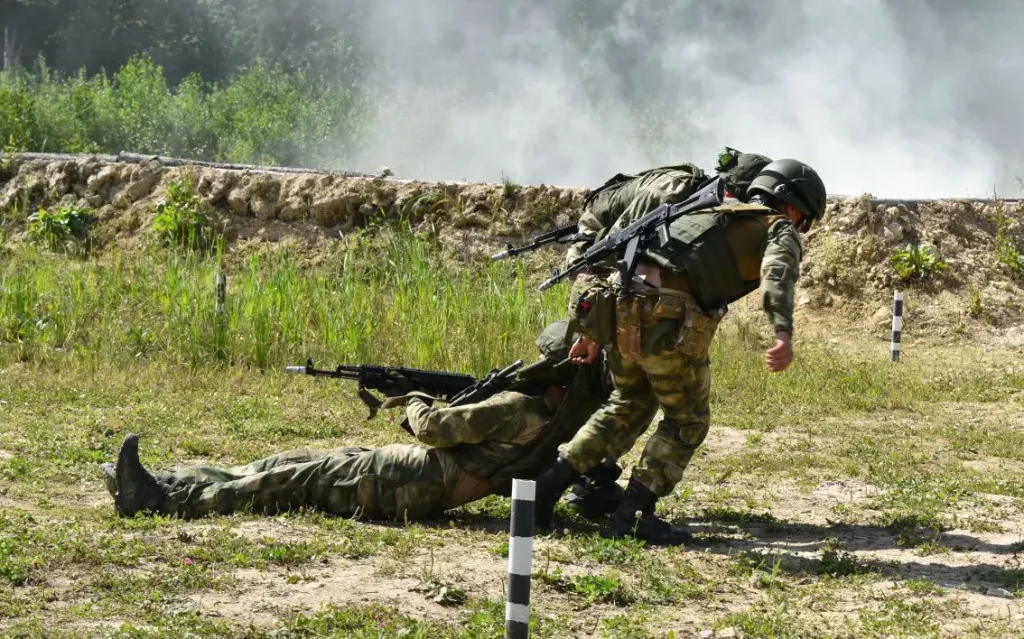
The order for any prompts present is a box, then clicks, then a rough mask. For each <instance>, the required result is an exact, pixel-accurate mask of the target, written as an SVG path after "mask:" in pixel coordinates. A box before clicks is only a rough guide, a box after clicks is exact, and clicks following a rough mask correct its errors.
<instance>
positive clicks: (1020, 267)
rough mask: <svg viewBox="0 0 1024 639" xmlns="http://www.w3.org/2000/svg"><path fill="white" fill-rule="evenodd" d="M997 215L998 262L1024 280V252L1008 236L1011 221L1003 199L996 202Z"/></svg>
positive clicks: (996, 244) (1009, 272)
mask: <svg viewBox="0 0 1024 639" xmlns="http://www.w3.org/2000/svg"><path fill="white" fill-rule="evenodd" d="M995 209H996V215H995V218H996V219H995V222H996V239H995V258H996V262H997V263H999V265H1000V266H1002V268H1003V269H1004V270H1005V271H1006V273H1007V274H1008V275H1010V277H1012V278H1013V279H1015V280H1018V281H1021V282H1024V254H1021V252H1020V251H1018V250H1017V247H1016V246H1014V244H1013V241H1012V240H1011V239H1010V238H1009V236H1008V230H1009V221H1008V220H1007V217H1006V208H1005V204H1004V203H1003V202H1002V201H999V202H996V204H995Z"/></svg>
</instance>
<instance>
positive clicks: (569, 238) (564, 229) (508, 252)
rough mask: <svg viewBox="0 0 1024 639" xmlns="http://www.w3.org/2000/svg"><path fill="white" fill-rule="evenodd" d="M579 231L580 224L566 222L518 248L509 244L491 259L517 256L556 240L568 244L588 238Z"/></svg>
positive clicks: (553, 242)
mask: <svg viewBox="0 0 1024 639" xmlns="http://www.w3.org/2000/svg"><path fill="white" fill-rule="evenodd" d="M579 231H580V229H579V226H578V225H576V224H566V225H565V226H560V227H558V228H557V229H555V230H553V231H548V232H547V233H541V234H540V235H536V236H534V237H533V238H532V239H531V240H530V241H529V242H527V243H526V244H525V245H523V246H520V247H518V248H517V247H515V246H512V244H511V243H510V244H509V245H508V246H506V247H505V250H504V251H501V252H500V253H495V254H494V255H492V256H491V259H492V260H502V259H505V258H506V257H515V256H516V255H519V254H520V253H526V252H528V251H533V250H535V249H539V248H540V247H542V246H547V245H548V244H555V243H556V242H558V243H564V244H568V243H570V242H579V241H581V240H585V239H587V237H586V236H585V235H580V232H579Z"/></svg>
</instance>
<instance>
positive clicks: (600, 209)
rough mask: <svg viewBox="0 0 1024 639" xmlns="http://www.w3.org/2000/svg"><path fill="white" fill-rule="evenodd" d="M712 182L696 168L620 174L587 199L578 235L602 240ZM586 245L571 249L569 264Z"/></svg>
mask: <svg viewBox="0 0 1024 639" xmlns="http://www.w3.org/2000/svg"><path fill="white" fill-rule="evenodd" d="M709 179H710V176H708V175H707V174H706V173H705V172H704V170H703V169H701V168H700V167H698V166H696V165H695V164H680V165H677V166H665V167H659V168H656V169H650V170H648V171H644V172H643V173H639V174H637V175H625V174H622V173H619V174H617V175H616V176H615V177H613V178H611V179H610V180H608V181H607V182H605V183H604V185H603V186H601V187H600V188H598V189H595V190H594V191H592V192H591V193H590V194H588V195H587V198H586V200H584V203H583V213H582V214H581V215H580V219H579V232H580V233H581V234H582V235H584V236H586V237H587V238H588V239H590V240H593V239H599V238H600V237H602V236H603V235H604V233H605V232H607V231H608V230H609V229H611V228H612V227H613V226H614V225H616V223H618V225H619V226H621V225H622V220H629V221H632V220H634V219H636V218H638V217H640V216H641V215H643V214H644V213H647V212H649V211H652V210H654V209H656V208H658V207H659V206H661V205H662V204H675V203H676V202H682V201H683V200H685V199H686V198H688V197H689V196H690V195H692V194H693V192H694V191H696V190H697V189H698V188H700V187H701V186H702V185H703V184H705V183H706V182H707V181H708V180H709ZM585 247H586V244H585V243H578V244H574V245H573V246H572V247H570V248H569V252H568V255H567V256H566V263H567V264H568V263H569V262H572V261H573V260H574V259H576V258H577V257H579V255H580V253H582V251H583V250H585Z"/></svg>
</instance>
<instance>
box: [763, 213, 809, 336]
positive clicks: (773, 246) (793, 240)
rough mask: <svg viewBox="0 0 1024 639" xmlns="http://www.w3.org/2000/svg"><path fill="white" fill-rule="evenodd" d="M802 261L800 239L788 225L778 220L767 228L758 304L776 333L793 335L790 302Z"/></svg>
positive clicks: (787, 221)
mask: <svg viewBox="0 0 1024 639" xmlns="http://www.w3.org/2000/svg"><path fill="white" fill-rule="evenodd" d="M802 258H803V249H802V248H801V246H800V238H799V236H798V235H797V232H796V227H794V226H793V224H792V222H790V221H789V220H778V221H777V222H775V223H773V224H772V225H771V226H770V227H768V240H767V245H766V246H765V251H764V257H762V258H761V302H762V305H763V307H764V312H765V313H766V314H767V315H768V321H770V322H771V323H772V327H773V328H774V329H775V331H776V332H778V331H786V332H787V333H789V334H790V335H792V334H793V299H794V297H795V293H796V280H797V278H798V277H800V261H801V259H802Z"/></svg>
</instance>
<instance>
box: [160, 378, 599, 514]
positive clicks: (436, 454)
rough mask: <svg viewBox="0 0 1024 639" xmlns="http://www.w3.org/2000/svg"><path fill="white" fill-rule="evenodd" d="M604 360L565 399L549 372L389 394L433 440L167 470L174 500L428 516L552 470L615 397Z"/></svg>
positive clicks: (182, 504) (197, 508)
mask: <svg viewBox="0 0 1024 639" xmlns="http://www.w3.org/2000/svg"><path fill="white" fill-rule="evenodd" d="M602 369H603V365H601V364H597V365H591V366H587V367H581V368H579V369H575V370H574V371H573V373H572V374H573V377H572V380H571V383H570V384H569V386H568V388H567V389H566V394H565V396H564V397H563V398H562V399H561V400H560V401H558V402H556V401H554V400H552V399H549V398H548V397H546V396H545V395H543V394H542V393H543V391H544V390H545V389H547V388H548V387H549V385H550V384H551V383H552V381H553V380H551V379H544V378H538V379H533V380H529V381H528V382H524V383H523V384H522V386H524V387H523V388H519V389H518V390H510V391H505V392H502V393H498V394H496V395H494V396H493V397H490V398H488V399H486V400H484V401H481V402H478V403H476V404H470V405H466V406H459V407H444V408H435V407H433V406H431V405H429V404H428V401H429V400H425V396H420V395H418V394H412V395H409V396H406V397H404V398H394V399H397V400H399V401H390V406H395V405H405V406H406V409H405V412H406V417H407V419H408V422H409V425H410V427H411V428H412V430H413V432H414V433H415V434H416V437H417V439H419V440H420V441H421V442H423V443H425V444H427V445H429V446H432V447H434V448H430V449H427V448H424V447H421V446H414V445H407V444H392V445H389V446H384V447H383V448H377V449H373V448H361V447H348V448H339V449H336V450H331V451H326V452H313V451H308V450H305V449H300V450H295V451H291V452H286V453H282V454H279V455H274V456H272V457H268V458H266V459H263V460H260V461H257V462H253V463H252V464H249V465H247V466H239V467H234V468H224V469H220V468H210V467H198V468H187V469H182V470H178V471H175V472H173V473H170V474H165V475H163V476H160V477H159V479H160V481H162V482H163V483H164V484H165V485H169V486H170V490H169V494H168V497H169V500H168V501H169V510H170V511H171V512H172V513H177V514H180V515H183V516H186V517H201V516H205V515H209V514H212V513H230V512H233V511H235V510H241V509H245V510H253V511H257V512H269V513H274V512H278V511H283V510H289V509H294V508H298V507H313V508H318V509H321V510H324V511H326V512H328V513H331V514H335V515H341V516H357V515H359V516H364V517H368V518H371V519H379V518H380V519H383V518H398V519H401V518H421V517H427V516H430V515H434V514H438V513H440V512H442V511H444V510H446V509H449V508H454V507H456V506H460V505H462V504H465V503H468V502H471V501H474V500H476V499H480V498H481V497H483V496H485V495H488V494H491V493H503V494H507V492H508V490H509V486H510V485H511V479H512V476H515V477H519V478H524V477H532V476H535V475H536V474H537V473H538V472H540V471H541V470H543V468H544V467H545V466H546V465H548V464H550V462H551V461H552V460H553V459H554V458H555V456H556V455H557V446H558V445H559V444H560V443H562V442H565V441H567V440H568V439H569V438H570V437H572V435H573V434H575V432H576V431H577V430H578V429H579V427H580V426H581V425H582V424H583V422H584V421H585V420H586V418H587V417H588V416H589V415H590V414H591V413H593V411H594V410H596V409H597V408H598V407H599V406H600V405H601V404H602V403H603V402H604V401H605V400H606V399H607V397H608V393H609V392H610V388H607V387H606V386H605V384H604V380H603V377H604V376H603V373H602ZM513 388H516V387H513ZM520 391H521V392H520Z"/></svg>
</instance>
